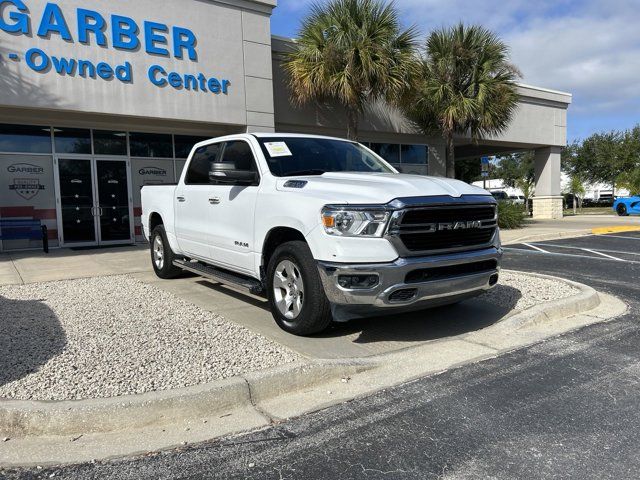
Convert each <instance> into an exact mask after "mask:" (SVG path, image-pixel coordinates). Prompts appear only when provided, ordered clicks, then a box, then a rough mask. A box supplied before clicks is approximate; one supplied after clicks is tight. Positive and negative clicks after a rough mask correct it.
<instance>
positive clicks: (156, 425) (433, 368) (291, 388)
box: [0, 272, 626, 466]
mask: <svg viewBox="0 0 640 480" xmlns="http://www.w3.org/2000/svg"><path fill="white" fill-rule="evenodd" d="M518 273H520V274H522V273H523V272H518ZM526 275H532V276H537V277H541V278H551V279H554V280H559V281H562V282H565V283H568V284H570V285H572V286H574V287H575V288H577V289H579V290H580V293H579V294H578V295H574V296H572V297H568V298H565V299H561V300H557V301H553V302H547V303H544V304H541V305H537V306H534V307H532V308H530V309H527V310H524V311H522V312H519V313H517V314H514V315H512V316H511V317H507V318H506V319H504V320H502V321H501V322H499V323H497V324H495V325H492V326H490V327H487V328H485V329H483V330H480V331H478V332H473V333H469V334H465V335H462V336H459V337H453V338H451V339H447V340H441V341H436V342H430V343H426V344H422V345H418V346H414V347H408V348H406V349H404V350H400V351H395V352H388V353H385V354H381V355H378V356H374V357H367V358H357V359H346V360H314V361H310V362H306V363H296V364H290V365H283V366H281V367H276V368H272V369H268V370H263V371H259V372H253V373H249V374H246V375H244V376H241V377H234V378H231V379H227V380H222V381H217V382H212V383H209V384H205V385H200V386H195V387H188V388H182V389H175V390H168V391H162V392H153V393H148V394H143V395H132V396H127V397H118V398H109V399H91V400H78V401H60V402H38V401H33V402H31V401H18V400H0V437H10V438H11V442H6V443H4V444H2V443H0V457H5V456H6V459H7V460H6V461H5V460H0V466H10V465H11V466H16V465H20V464H27V463H28V464H33V463H34V462H36V463H38V464H47V463H51V464H57V463H73V462H78V461H88V460H90V459H95V458H111V457H113V456H123V455H128V454H132V453H137V452H139V451H140V450H141V447H140V444H142V445H144V447H142V448H143V449H144V448H149V449H155V450H159V449H165V448H172V447H174V446H177V445H179V444H180V443H181V442H180V441H177V440H176V438H178V437H177V436H176V435H170V434H169V433H167V434H166V439H165V438H164V437H163V438H161V439H158V438H154V439H153V441H152V442H149V441H148V438H149V432H151V431H153V432H155V431H159V429H162V430H161V431H162V432H165V428H166V429H167V430H166V431H167V432H169V431H170V430H171V429H172V428H173V430H174V431H177V430H180V431H182V432H184V428H183V427H184V425H190V426H193V425H196V424H198V422H202V420H201V419H204V418H207V419H213V420H212V422H211V423H212V424H215V423H224V420H225V417H232V416H235V417H234V418H236V419H237V420H235V423H234V422H231V424H229V425H224V426H220V425H218V427H219V428H217V430H215V432H214V433H212V430H209V431H206V432H204V431H200V432H198V433H197V434H196V432H195V431H194V432H191V435H190V436H189V435H183V436H182V437H181V438H186V439H188V440H189V441H203V440H206V439H210V438H213V437H215V436H221V435H228V434H232V433H239V432H240V431H243V430H246V429H247V428H259V427H260V426H263V427H265V426H268V425H269V424H272V423H274V422H277V421H279V420H281V419H286V418H291V417H295V416H297V415H301V414H305V413H310V412H313V411H317V410H320V409H322V408H326V407H328V406H331V405H335V404H338V403H342V402H344V401H348V400H351V399H353V398H357V397H359V396H363V395H369V394H372V393H375V392H377V391H379V390H382V389H384V388H389V387H392V386H394V385H398V384H401V383H404V382H406V381H410V380H412V379H416V378H420V377H423V376H426V375H429V374H434V373H437V372H442V371H445V370H448V369H450V368H454V367H457V366H461V365H464V364H468V363H474V362H478V361H481V360H485V359H487V358H491V357H495V356H497V355H499V354H500V353H503V352H506V351H509V350H513V349H514V348H518V347H521V346H526V345H529V344H532V343H535V342H537V341H540V340H544V338H548V337H549V336H552V335H556V334H560V333H564V332H566V331H569V330H572V329H575V328H579V327H580V326H583V325H586V324H589V323H594V322H597V321H605V320H607V319H610V318H613V317H614V316H618V315H620V314H622V313H623V311H624V310H626V305H624V304H623V303H622V302H620V301H619V300H617V299H614V298H613V297H610V296H608V295H605V296H602V295H599V294H598V292H596V291H595V290H594V289H592V288H591V287H588V286H586V285H582V284H578V283H575V282H571V281H568V280H564V279H559V278H557V277H550V276H546V275H539V274H528V273H526ZM602 299H605V300H606V301H607V302H614V304H608V305H604V306H600V307H599V305H600V302H601V300H602ZM615 302H617V303H615ZM605 307H606V308H605ZM599 310H603V311H599ZM584 312H589V313H588V315H586V316H585V315H580V314H584ZM591 312H593V313H591ZM572 316H577V317H575V318H578V320H576V321H573V322H571V321H566V322H564V321H563V322H555V321H556V320H559V319H565V318H567V317H572ZM550 326H551V327H553V328H550ZM400 364H402V366H403V367H402V368H399V367H398V365H400ZM239 412H240V413H239ZM242 415H244V416H245V417H247V416H251V421H250V422H244V423H243V421H242V419H243V417H242ZM216 419H222V420H216ZM205 423H206V422H205ZM243 425H244V426H243ZM211 427H212V428H213V425H211ZM187 430H189V428H187ZM145 434H146V435H147V436H146V437H145V436H144V435H145ZM136 435H137V436H138V437H139V438H145V439H146V440H144V441H143V440H141V441H139V442H138V444H136V448H134V447H133V446H129V445H128V444H127V445H124V444H123V442H124V443H126V442H125V441H124V440H123V439H126V440H127V441H129V442H130V443H131V442H132V440H131V438H133V437H135V436H136ZM164 435H165V434H164V433H162V434H161V436H164ZM198 435H199V436H198ZM71 436H79V437H82V436H85V438H87V443H88V444H89V446H87V445H82V444H80V443H79V444H75V443H69V438H70V437H71ZM79 437H78V438H79ZM89 437H92V438H93V439H92V440H89ZM116 438H117V440H116ZM90 442H93V443H90ZM163 442H164V443H163ZM182 443H184V442H182ZM7 445H8V446H9V447H8V448H9V449H8V450H6V452H7V455H4V454H3V448H7ZM107 445H111V447H108V446H107ZM90 446H92V447H93V449H94V450H93V451H92V450H91V448H89V447H90ZM29 450H31V451H30V452H29ZM52 452H55V453H52ZM21 459H24V461H21ZM3 464H4V465H3Z"/></svg>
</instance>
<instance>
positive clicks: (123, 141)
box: [93, 130, 127, 155]
mask: <svg viewBox="0 0 640 480" xmlns="http://www.w3.org/2000/svg"><path fill="white" fill-rule="evenodd" d="M93 148H94V150H95V153H96V155H126V154H127V134H126V133H125V132H109V131H105V130H94V131H93Z"/></svg>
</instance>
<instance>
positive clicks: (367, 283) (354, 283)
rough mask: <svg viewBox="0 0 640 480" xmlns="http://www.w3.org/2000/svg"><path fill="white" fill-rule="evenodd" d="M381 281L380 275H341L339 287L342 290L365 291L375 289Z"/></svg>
mask: <svg viewBox="0 0 640 480" xmlns="http://www.w3.org/2000/svg"><path fill="white" fill-rule="evenodd" d="M379 281H380V279H379V277H378V275H371V274H368V275H340V276H338V285H340V286H341V287H342V288H350V289H363V288H373V287H375V286H376V285H378V283H379Z"/></svg>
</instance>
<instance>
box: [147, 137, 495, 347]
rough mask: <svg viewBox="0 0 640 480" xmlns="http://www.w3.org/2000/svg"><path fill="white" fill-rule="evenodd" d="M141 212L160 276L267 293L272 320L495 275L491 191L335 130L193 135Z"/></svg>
mask: <svg viewBox="0 0 640 480" xmlns="http://www.w3.org/2000/svg"><path fill="white" fill-rule="evenodd" d="M142 210H143V214H142V223H143V228H144V233H145V236H146V237H147V238H148V239H149V243H150V246H151V260H152V264H153V268H154V270H155V272H156V274H157V275H158V276H159V277H160V278H167V279H168V278H172V277H175V276H176V275H178V274H179V273H180V272H181V271H183V270H187V271H190V272H194V273H196V274H199V275H202V276H204V277H207V278H210V279H213V280H215V281H218V282H221V283H226V284H231V285H236V286H242V287H245V288H247V289H248V290H249V291H250V292H251V293H254V294H264V293H266V295H267V297H268V299H269V303H270V307H271V311H272V313H273V317H274V319H275V321H276V322H277V324H278V325H279V326H280V327H281V328H283V329H284V330H286V331H288V332H291V333H294V334H297V335H309V334H313V333H317V332H320V331H322V330H324V329H326V328H327V327H328V326H329V325H330V323H331V322H332V321H347V320H349V319H353V318H360V317H365V316H372V315H381V314H387V313H395V312H404V311H411V310H419V309H424V308H427V307H431V306H436V305H445V304H452V303H456V302H459V301H461V300H464V299H466V298H469V297H472V296H475V295H478V294H480V293H482V292H484V291H486V290H489V289H491V288H492V287H493V286H495V285H496V283H497V281H498V273H499V269H500V259H501V256H502V247H501V245H500V238H499V229H498V222H497V204H496V201H495V199H494V198H493V197H492V196H491V194H490V193H489V192H487V191H485V190H483V189H480V188H478V187H473V186H471V185H468V184H466V183H463V182H460V181H457V180H450V179H445V178H434V177H426V176H418V175H404V174H401V173H398V171H397V170H395V169H394V168H393V167H392V166H391V165H390V164H388V163H387V162H386V161H385V160H384V159H382V158H381V157H379V156H378V155H376V154H375V153H374V152H373V151H371V150H369V149H368V148H366V147H365V146H363V145H361V144H359V143H356V142H352V141H347V140H342V139H338V138H328V137H321V136H313V135H297V134H239V135H231V136H227V137H222V138H216V139H212V140H209V141H205V142H202V143H198V144H197V145H195V147H194V148H193V150H192V151H191V154H190V156H189V159H188V161H187V164H186V165H185V168H184V170H183V172H182V174H181V176H180V180H179V182H178V184H177V185H161V186H145V187H143V189H142Z"/></svg>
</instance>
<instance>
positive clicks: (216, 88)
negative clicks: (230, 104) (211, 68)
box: [207, 78, 222, 94]
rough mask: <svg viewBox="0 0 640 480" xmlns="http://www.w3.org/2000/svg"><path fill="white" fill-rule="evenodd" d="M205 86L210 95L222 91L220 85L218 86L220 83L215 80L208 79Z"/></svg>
mask: <svg viewBox="0 0 640 480" xmlns="http://www.w3.org/2000/svg"><path fill="white" fill-rule="evenodd" d="M207 86H208V87H209V90H210V91H211V93H216V94H218V93H220V90H221V89H222V85H220V81H219V80H218V79H217V78H210V79H209V82H208V83H207Z"/></svg>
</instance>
